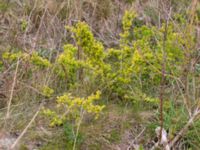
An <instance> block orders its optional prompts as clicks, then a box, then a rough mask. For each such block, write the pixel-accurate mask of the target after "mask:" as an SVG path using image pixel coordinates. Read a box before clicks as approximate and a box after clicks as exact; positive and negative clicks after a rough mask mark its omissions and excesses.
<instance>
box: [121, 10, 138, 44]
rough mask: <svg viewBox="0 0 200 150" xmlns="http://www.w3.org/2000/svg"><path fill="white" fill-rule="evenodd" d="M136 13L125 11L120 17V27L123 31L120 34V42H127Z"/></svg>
mask: <svg viewBox="0 0 200 150" xmlns="http://www.w3.org/2000/svg"><path fill="white" fill-rule="evenodd" d="M136 16H137V15H136V13H135V12H134V11H131V10H129V11H125V14H124V16H123V18H122V28H123V32H122V33H121V34H120V36H121V43H123V44H128V37H129V36H130V29H131V26H132V24H133V20H134V18H135V17H136Z"/></svg>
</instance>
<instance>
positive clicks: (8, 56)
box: [2, 51, 23, 62]
mask: <svg viewBox="0 0 200 150" xmlns="http://www.w3.org/2000/svg"><path fill="white" fill-rule="evenodd" d="M22 56H23V53H22V52H21V51H19V52H15V53H11V52H4V53H3V55H2V58H3V59H5V60H8V61H11V62H13V61H16V60H17V59H19V58H21V57H22Z"/></svg>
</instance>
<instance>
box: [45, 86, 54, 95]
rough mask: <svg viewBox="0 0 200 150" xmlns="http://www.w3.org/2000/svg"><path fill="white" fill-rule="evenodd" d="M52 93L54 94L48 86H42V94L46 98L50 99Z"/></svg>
mask: <svg viewBox="0 0 200 150" xmlns="http://www.w3.org/2000/svg"><path fill="white" fill-rule="evenodd" d="M53 93H54V90H53V89H52V88H50V87H48V86H44V87H43V88H42V94H43V95H44V96H46V97H51V96H52V94H53Z"/></svg>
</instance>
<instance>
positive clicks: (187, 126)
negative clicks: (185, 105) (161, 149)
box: [169, 108, 200, 147]
mask: <svg viewBox="0 0 200 150" xmlns="http://www.w3.org/2000/svg"><path fill="white" fill-rule="evenodd" d="M199 114H200V110H199V109H198V108H197V109H196V110H195V111H194V113H193V114H192V116H191V117H190V119H189V120H188V122H187V123H186V125H185V126H184V127H183V128H182V129H181V130H180V131H179V132H178V134H177V135H176V136H175V137H174V139H173V140H172V141H171V142H170V144H169V145H170V147H173V146H174V145H175V144H176V143H177V142H178V140H179V139H180V138H181V137H182V136H183V135H184V134H185V133H186V132H187V130H188V128H189V127H190V126H191V125H192V123H193V122H194V121H195V120H196V118H197V117H198V116H199Z"/></svg>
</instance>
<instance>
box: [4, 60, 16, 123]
mask: <svg viewBox="0 0 200 150" xmlns="http://www.w3.org/2000/svg"><path fill="white" fill-rule="evenodd" d="M18 68H19V59H18V60H17V66H16V69H15V74H14V77H13V83H12V87H11V92H10V98H9V101H8V108H7V113H6V120H7V119H8V118H9V117H10V107H11V103H12V99H13V94H14V88H15V84H16V79H17V72H18Z"/></svg>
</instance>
